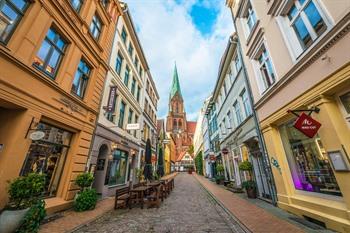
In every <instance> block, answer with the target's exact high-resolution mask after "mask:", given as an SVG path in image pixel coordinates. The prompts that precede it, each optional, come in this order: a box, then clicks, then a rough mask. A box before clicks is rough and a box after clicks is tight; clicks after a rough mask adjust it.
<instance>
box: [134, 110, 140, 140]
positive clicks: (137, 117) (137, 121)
mask: <svg viewBox="0 0 350 233" xmlns="http://www.w3.org/2000/svg"><path fill="white" fill-rule="evenodd" d="M137 123H139V116H138V115H136V114H135V124H137ZM136 134H137V130H134V137H136Z"/></svg>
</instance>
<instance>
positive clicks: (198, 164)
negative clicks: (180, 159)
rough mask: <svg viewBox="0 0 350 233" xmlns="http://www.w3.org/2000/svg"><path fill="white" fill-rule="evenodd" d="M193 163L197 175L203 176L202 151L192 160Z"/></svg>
mask: <svg viewBox="0 0 350 233" xmlns="http://www.w3.org/2000/svg"><path fill="white" fill-rule="evenodd" d="M194 163H195V166H196V171H197V174H199V175H203V155H202V151H200V152H199V153H198V155H197V156H196V158H195V159H194Z"/></svg>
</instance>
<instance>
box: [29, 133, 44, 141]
mask: <svg viewBox="0 0 350 233" xmlns="http://www.w3.org/2000/svg"><path fill="white" fill-rule="evenodd" d="M44 137H45V133H44V132H43V131H39V130H38V131H34V132H33V133H31V134H30V135H29V138H30V139H32V140H33V141H37V140H40V139H43V138H44Z"/></svg>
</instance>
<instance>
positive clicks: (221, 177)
mask: <svg viewBox="0 0 350 233" xmlns="http://www.w3.org/2000/svg"><path fill="white" fill-rule="evenodd" d="M224 179H225V177H224V176H223V175H216V176H215V182H216V183H217V184H221V182H222V181H223V180H224Z"/></svg>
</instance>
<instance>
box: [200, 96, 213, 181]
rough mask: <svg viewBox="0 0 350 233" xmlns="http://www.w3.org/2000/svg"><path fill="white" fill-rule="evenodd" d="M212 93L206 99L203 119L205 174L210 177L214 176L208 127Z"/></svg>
mask: <svg viewBox="0 0 350 233" xmlns="http://www.w3.org/2000/svg"><path fill="white" fill-rule="evenodd" d="M211 97H212V96H211V95H210V96H209V97H208V98H207V99H206V100H205V101H204V103H203V107H202V109H203V110H204V115H203V119H202V132H203V133H202V135H203V173H204V174H203V175H204V176H205V177H208V178H212V174H211V167H210V163H211V160H210V156H209V153H210V138H209V127H208V117H207V114H206V113H207V107H208V104H209V102H210V100H211Z"/></svg>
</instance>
